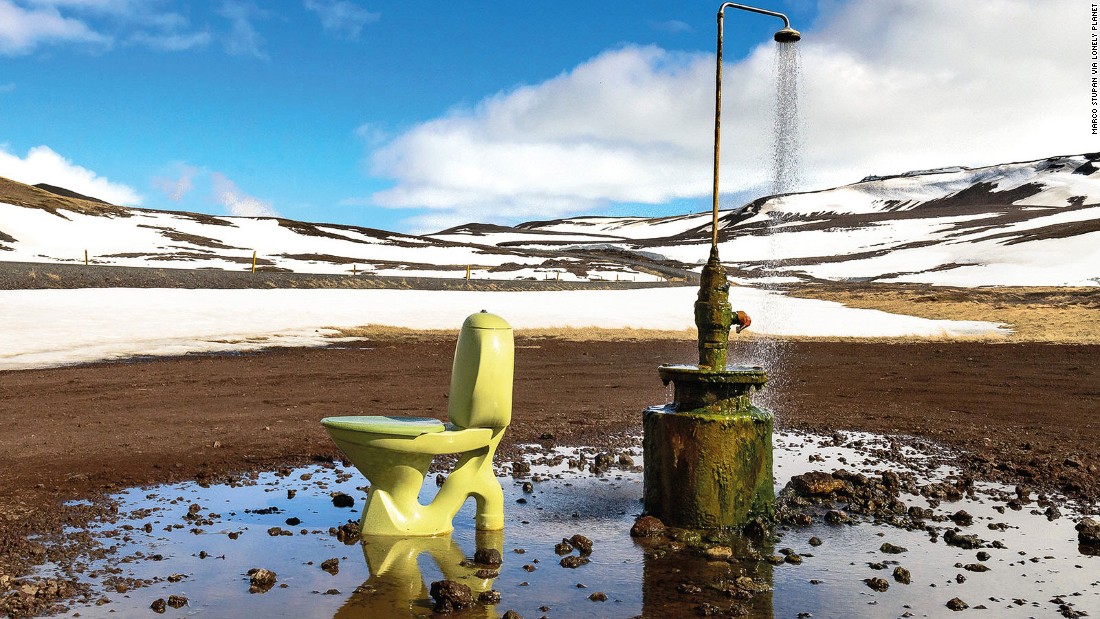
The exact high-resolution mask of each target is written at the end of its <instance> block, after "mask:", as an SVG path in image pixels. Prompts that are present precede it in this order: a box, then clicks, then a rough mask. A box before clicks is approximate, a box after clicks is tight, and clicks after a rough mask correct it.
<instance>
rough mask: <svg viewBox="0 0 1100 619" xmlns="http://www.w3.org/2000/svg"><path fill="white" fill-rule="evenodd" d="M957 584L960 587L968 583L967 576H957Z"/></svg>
mask: <svg viewBox="0 0 1100 619" xmlns="http://www.w3.org/2000/svg"><path fill="white" fill-rule="evenodd" d="M955 582H957V583H959V584H960V585H961V584H963V583H964V582H966V576H963V575H962V574H955Z"/></svg>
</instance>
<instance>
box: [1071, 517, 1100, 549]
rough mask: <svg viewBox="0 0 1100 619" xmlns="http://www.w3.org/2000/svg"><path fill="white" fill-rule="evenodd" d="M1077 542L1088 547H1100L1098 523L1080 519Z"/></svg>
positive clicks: (1099, 527) (1099, 525)
mask: <svg viewBox="0 0 1100 619" xmlns="http://www.w3.org/2000/svg"><path fill="white" fill-rule="evenodd" d="M1074 529H1076V530H1077V541H1078V542H1080V543H1082V544H1085V545H1088V546H1100V522H1097V521H1096V520H1093V519H1092V518H1088V517H1085V518H1082V519H1081V521H1080V522H1078V523H1077V526H1075V527H1074Z"/></svg>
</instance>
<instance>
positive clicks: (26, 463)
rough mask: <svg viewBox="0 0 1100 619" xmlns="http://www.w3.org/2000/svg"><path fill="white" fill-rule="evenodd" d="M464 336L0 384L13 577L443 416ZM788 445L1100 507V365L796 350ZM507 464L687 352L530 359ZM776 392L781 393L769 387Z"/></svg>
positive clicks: (783, 390)
mask: <svg viewBox="0 0 1100 619" xmlns="http://www.w3.org/2000/svg"><path fill="white" fill-rule="evenodd" d="M453 338H454V334H432V335H415V334H408V333H406V334H400V333H396V334H384V333H380V334H379V335H377V336H373V337H371V338H370V339H368V340H366V341H364V342H362V343H360V344H353V345H351V346H349V347H346V348H328V349H283V350H273V351H267V352H263V353H256V354H244V355H220V356H195V357H186V358H178V359H166V360H152V361H139V362H132V363H110V364H95V365H87V366H80V367H69V368H60V369H48V370H27V371H17V372H4V373H0V418H3V419H4V420H5V431H4V432H3V433H0V575H2V574H4V573H6V574H9V575H18V574H20V573H22V572H23V571H24V570H25V569H26V568H27V566H28V565H29V564H30V563H32V562H34V561H35V560H41V558H42V554H41V553H42V550H41V546H40V543H39V542H38V541H34V540H29V539H28V537H29V536H31V535H33V534H44V535H45V536H46V537H45V539H49V538H50V537H51V536H53V535H56V534H57V533H58V532H59V531H60V530H61V528H62V527H63V526H64V524H65V523H66V522H75V521H78V520H79V519H80V518H87V517H89V515H88V513H87V510H84V511H81V510H79V509H76V508H60V507H59V505H60V503H61V502H63V501H66V500H69V499H73V498H78V497H94V496H96V495H98V494H99V493H101V492H104V491H110V490H113V489H119V488H121V487H125V486H129V485H135V484H154V483H160V482H168V481H178V480H184V479H199V480H204V479H205V480H214V479H219V478H224V477H226V476H228V475H232V474H235V473H240V472H242V471H244V470H248V469H256V468H274V467H276V466H278V465H283V464H290V463H299V462H304V461H307V460H309V459H312V458H317V457H328V458H331V457H333V456H337V455H338V454H337V452H336V450H335V448H334V447H333V445H332V443H331V442H330V441H329V439H328V438H327V436H326V435H325V434H324V432H323V431H322V429H321V427H320V425H319V424H318V423H317V422H318V420H320V419H321V418H322V417H325V416H329V415H349V414H393V415H433V416H440V417H441V416H443V415H444V414H445V412H446V397H445V395H446V391H447V381H448V378H449V373H450V363H451V356H452V354H453V346H454V343H453ZM783 346H784V349H785V353H786V354H785V355H784V357H785V359H787V361H786V362H785V363H784V367H783V368H782V369H783V375H782V378H783V379H782V380H775V381H773V382H774V383H776V384H775V385H773V387H772V391H773V392H774V393H773V394H772V395H773V399H774V400H775V401H776V402H777V405H776V410H777V418H778V423H779V425H780V426H785V427H801V428H810V429H815V430H820V431H825V432H830V431H833V430H837V429H853V430H868V431H874V432H886V433H901V434H913V435H919V436H924V437H930V438H933V439H937V440H940V441H943V442H945V443H947V444H950V445H954V446H957V447H961V448H963V449H964V450H965V451H966V454H967V455H966V458H965V463H966V464H967V466H969V467H970V468H971V470H972V471H973V472H975V473H976V474H978V475H980V476H981V477H985V478H1000V479H1005V480H1008V481H1024V482H1027V483H1030V484H1032V485H1033V486H1038V487H1044V486H1046V487H1055V488H1058V489H1061V490H1063V491H1067V492H1070V493H1072V494H1076V495H1085V496H1088V497H1091V498H1092V500H1095V497H1096V496H1097V495H1100V469H1098V468H1097V467H1100V440H1098V439H1100V414H1098V409H1097V402H1100V364H1097V363H1096V360H1097V359H1098V358H1100V346H1097V345H1066V344H1037V343H1008V344H1000V345H990V344H983V343H975V342H958V343H951V342H935V343H872V342H858V343H854V342H814V341H800V342H799V341H795V342H786V343H784V344H783ZM517 347H518V348H517V355H516V362H517V368H516V393H515V413H514V421H513V425H512V427H511V428H510V429H509V431H508V433H507V435H506V437H505V440H506V446H508V445H514V444H517V443H523V442H532V441H538V440H539V438H540V436H543V435H544V434H547V433H549V434H552V435H553V436H554V439H553V440H554V441H556V442H559V443H563V444H589V445H600V444H604V443H610V442H615V440H616V435H621V434H622V433H638V432H640V429H641V415H640V411H641V410H642V409H643V408H645V407H646V406H648V405H652V404H660V403H663V402H664V401H665V399H666V390H665V388H664V387H663V386H662V385H661V383H660V380H659V379H658V377H657V373H656V371H655V369H656V366H657V365H659V364H661V363H667V362H684V361H691V360H692V359H693V357H694V355H695V350H694V348H695V345H694V342H693V341H692V340H691V339H687V338H684V339H681V340H671V339H664V340H622V341H614V342H611V341H584V342H581V341H567V340H563V339H558V338H549V337H530V336H522V335H521V336H520V337H519V338H518V339H517ZM773 378H776V379H778V378H780V376H779V375H777V374H776V373H775V372H773Z"/></svg>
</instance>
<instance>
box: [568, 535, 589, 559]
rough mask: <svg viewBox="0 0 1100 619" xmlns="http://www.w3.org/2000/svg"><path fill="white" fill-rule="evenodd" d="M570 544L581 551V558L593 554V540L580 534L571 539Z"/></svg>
mask: <svg viewBox="0 0 1100 619" xmlns="http://www.w3.org/2000/svg"><path fill="white" fill-rule="evenodd" d="M569 543H570V544H573V547H574V548H576V549H577V550H579V551H580V553H581V556H587V555H590V554H592V540H590V539H588V538H587V537H585V536H583V535H581V534H579V533H578V534H576V535H574V536H573V537H570V538H569Z"/></svg>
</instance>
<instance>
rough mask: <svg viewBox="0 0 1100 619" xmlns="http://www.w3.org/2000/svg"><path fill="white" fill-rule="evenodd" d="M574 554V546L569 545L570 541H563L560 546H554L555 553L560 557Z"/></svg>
mask: <svg viewBox="0 0 1100 619" xmlns="http://www.w3.org/2000/svg"><path fill="white" fill-rule="evenodd" d="M571 552H573V546H572V544H570V543H569V540H567V539H563V540H561V543H560V544H555V545H554V553H555V554H557V555H558V556H561V555H567V554H569V553H571Z"/></svg>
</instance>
